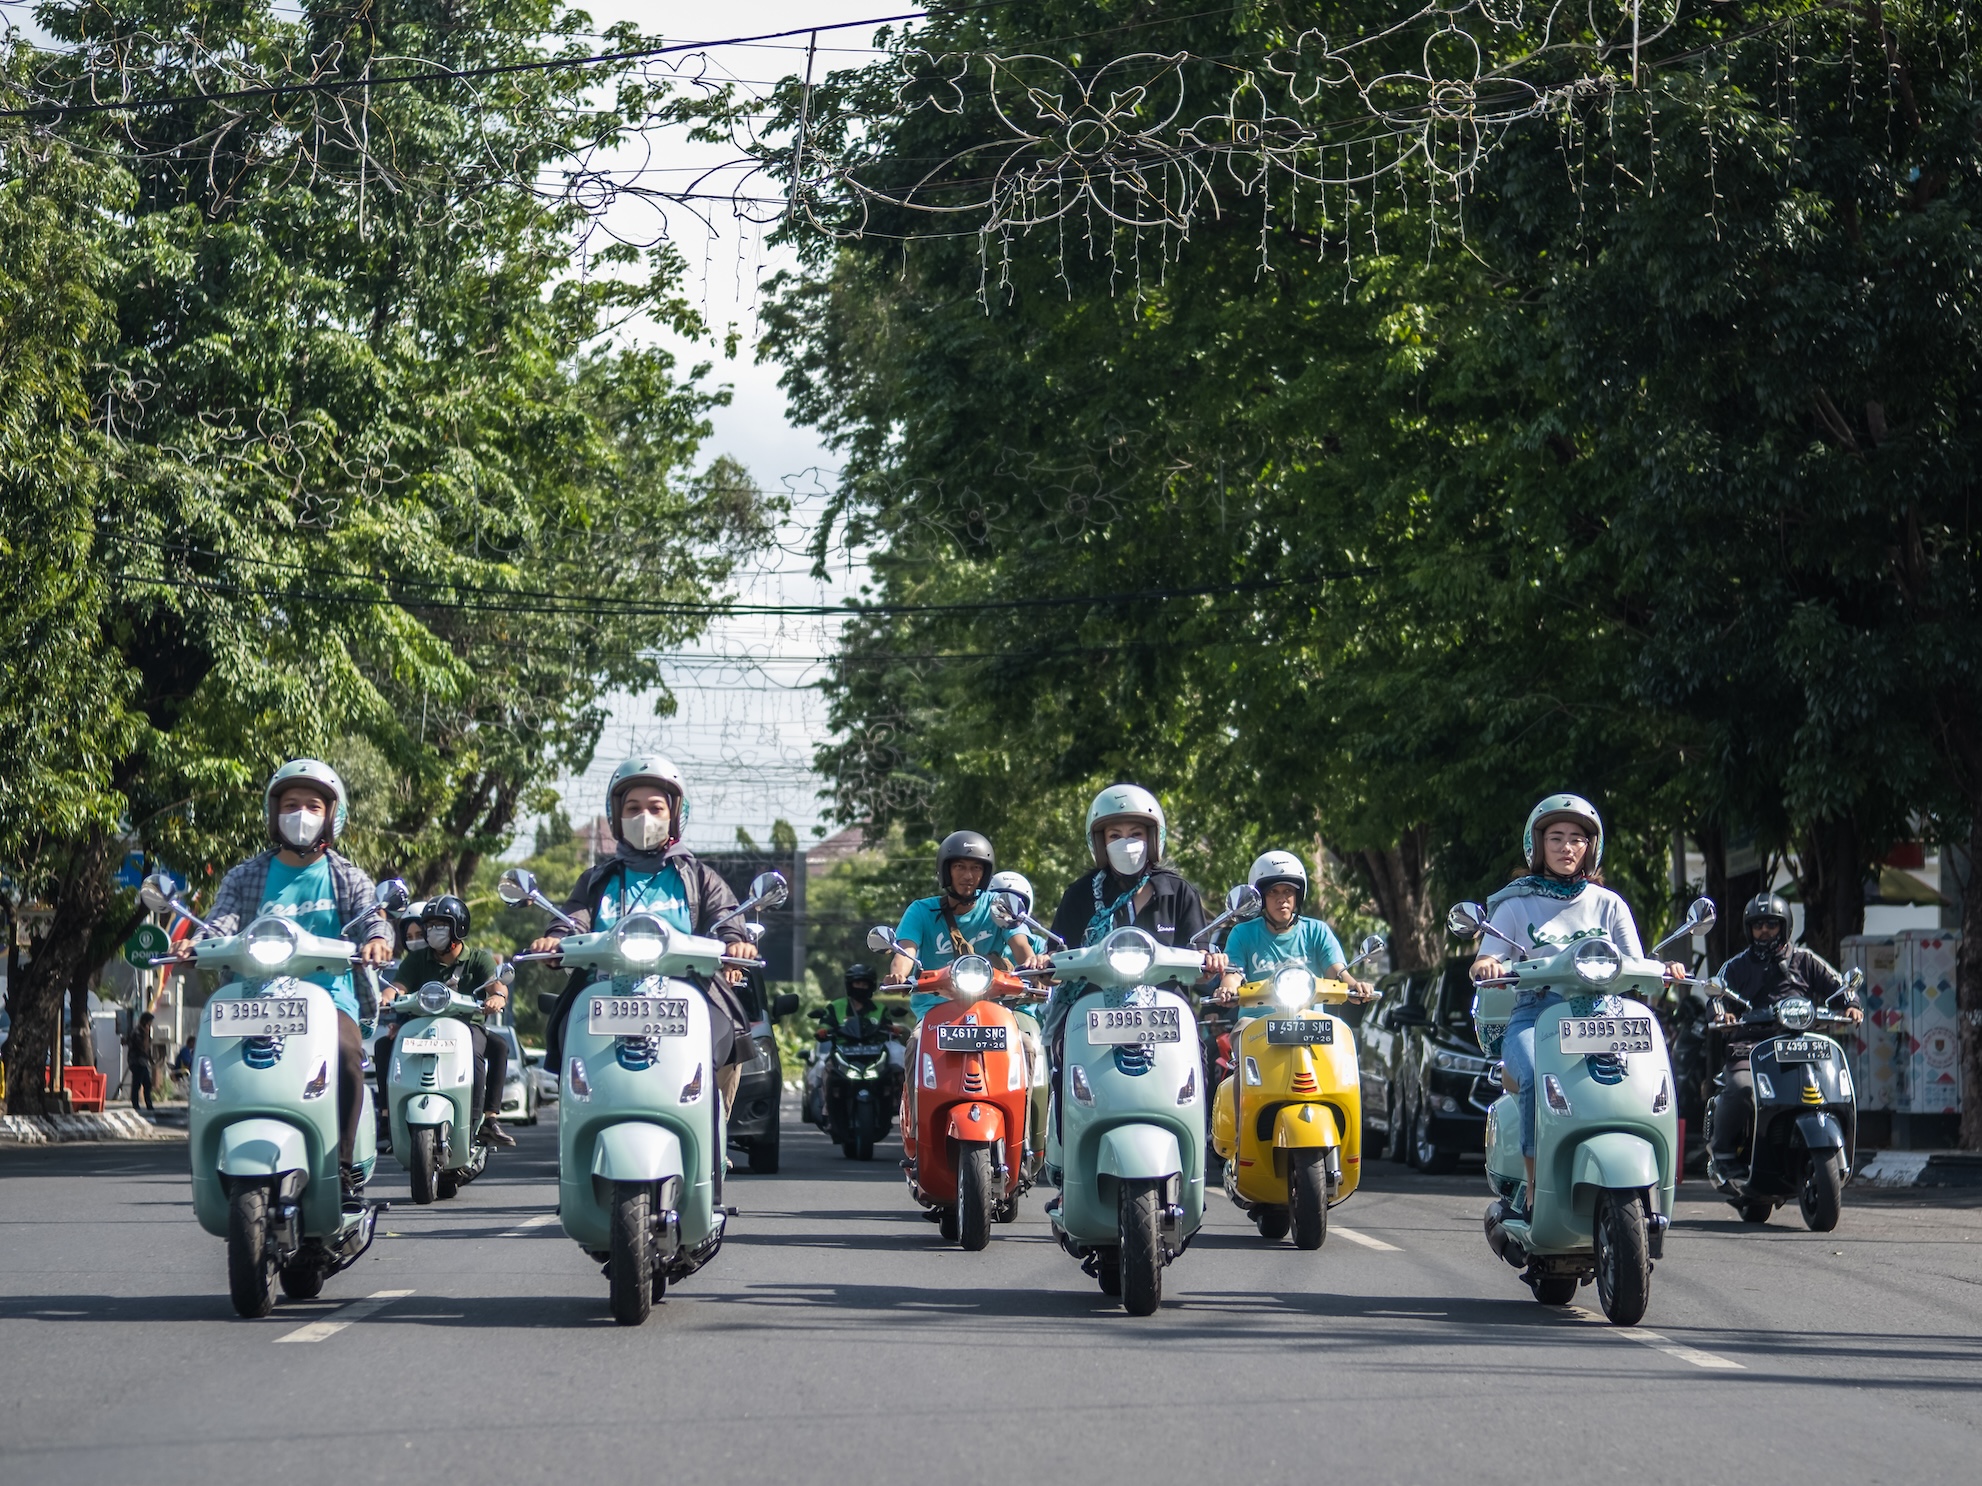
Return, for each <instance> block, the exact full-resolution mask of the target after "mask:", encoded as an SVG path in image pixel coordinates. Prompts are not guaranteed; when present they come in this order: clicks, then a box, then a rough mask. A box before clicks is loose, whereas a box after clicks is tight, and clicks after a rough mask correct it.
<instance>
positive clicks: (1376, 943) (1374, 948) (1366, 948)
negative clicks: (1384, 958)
mask: <svg viewBox="0 0 1982 1486" xmlns="http://www.w3.org/2000/svg"><path fill="white" fill-rule="evenodd" d="M1388 948H1390V945H1389V944H1388V943H1387V942H1386V941H1385V940H1384V937H1383V936H1382V935H1381V934H1372V935H1370V936H1369V937H1368V938H1367V939H1365V940H1364V941H1363V942H1362V943H1361V944H1359V945H1357V946H1356V958H1357V959H1359V960H1367V959H1368V958H1369V957H1370V956H1371V955H1380V954H1382V953H1383V952H1384V951H1385V950H1386V949H1388Z"/></svg>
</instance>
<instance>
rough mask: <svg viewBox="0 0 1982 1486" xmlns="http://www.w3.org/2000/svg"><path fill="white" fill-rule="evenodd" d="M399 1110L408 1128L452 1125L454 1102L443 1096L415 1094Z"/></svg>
mask: <svg viewBox="0 0 1982 1486" xmlns="http://www.w3.org/2000/svg"><path fill="white" fill-rule="evenodd" d="M400 1109H401V1110H402V1112H403V1113H404V1114H405V1117H406V1123H407V1125H408V1126H419V1125H452V1124H453V1123H454V1101H453V1100H452V1099H449V1098H448V1097H447V1096H446V1095H445V1094H415V1095H414V1096H413V1097H412V1098H411V1099H408V1100H407V1101H406V1102H405V1103H404V1104H403V1105H401V1106H400Z"/></svg>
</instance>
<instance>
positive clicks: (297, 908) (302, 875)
mask: <svg viewBox="0 0 1982 1486" xmlns="http://www.w3.org/2000/svg"><path fill="white" fill-rule="evenodd" d="M261 911H262V912H263V913H266V914H270V915H272V916H274V917H276V918H286V919H288V920H289V922H290V923H292V924H294V925H295V926H296V927H297V928H299V929H301V930H302V931H303V932H304V933H305V934H316V935H320V936H321V937H323V938H325V939H335V938H337V937H338V933H339V930H341V929H342V928H343V927H344V925H343V922H342V921H341V920H340V919H339V918H338V916H337V899H336V898H335V896H333V895H332V892H331V885H330V863H329V862H328V861H326V860H325V859H324V858H323V857H321V856H319V857H318V858H317V859H316V860H315V861H313V862H310V863H309V864H308V865H306V866H302V867H292V866H290V865H289V863H287V862H285V861H283V860H282V857H281V856H280V855H279V854H278V855H277V856H276V857H274V858H273V859H272V860H271V861H270V862H269V864H268V880H267V883H266V884H265V885H264V887H263V888H262V902H261ZM303 979H305V980H308V981H311V982H313V983H314V984H316V985H320V986H322V987H323V988H324V989H325V990H326V991H329V992H330V1000H331V1004H332V1005H333V1006H335V1007H336V1008H337V1009H338V1010H339V1011H341V1012H343V1013H344V1014H345V1015H346V1016H348V1017H350V1018H351V1020H352V1021H354V1022H355V1021H357V1020H358V993H357V992H356V991H355V990H354V989H353V988H352V985H351V972H350V971H349V970H345V971H341V972H338V973H334V974H333V973H332V972H330V971H327V970H326V971H320V972H318V973H317V974H315V975H306V976H304V977H303Z"/></svg>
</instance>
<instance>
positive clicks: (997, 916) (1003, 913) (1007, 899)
mask: <svg viewBox="0 0 1982 1486" xmlns="http://www.w3.org/2000/svg"><path fill="white" fill-rule="evenodd" d="M984 896H985V897H986V898H988V899H990V900H991V922H992V923H994V924H996V925H997V926H998V927H999V928H1001V929H1016V928H1017V927H1018V926H1019V915H1020V914H1021V913H1023V912H1025V908H1024V906H1023V904H1021V902H1020V901H1019V895H1018V894H1017V893H1015V892H1012V891H1010V890H1009V889H1006V888H999V889H998V890H997V891H996V892H990V893H986V894H985V895H984ZM871 947H872V946H871V945H870V948H871Z"/></svg>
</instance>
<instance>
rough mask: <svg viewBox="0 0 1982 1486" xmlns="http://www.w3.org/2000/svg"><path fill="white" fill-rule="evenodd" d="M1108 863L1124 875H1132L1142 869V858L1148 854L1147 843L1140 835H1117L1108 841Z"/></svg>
mask: <svg viewBox="0 0 1982 1486" xmlns="http://www.w3.org/2000/svg"><path fill="white" fill-rule="evenodd" d="M1107 850H1108V865H1109V866H1111V867H1113V868H1114V869H1115V870H1116V871H1117V872H1118V873H1120V874H1121V875H1122V876H1124V877H1134V876H1136V875H1137V874H1138V873H1139V872H1141V871H1142V863H1143V859H1144V858H1145V857H1147V856H1148V855H1149V843H1148V842H1147V841H1145V840H1143V839H1142V837H1140V836H1117V837H1116V838H1115V839H1114V840H1113V841H1110V842H1109V843H1108V848H1107Z"/></svg>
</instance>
